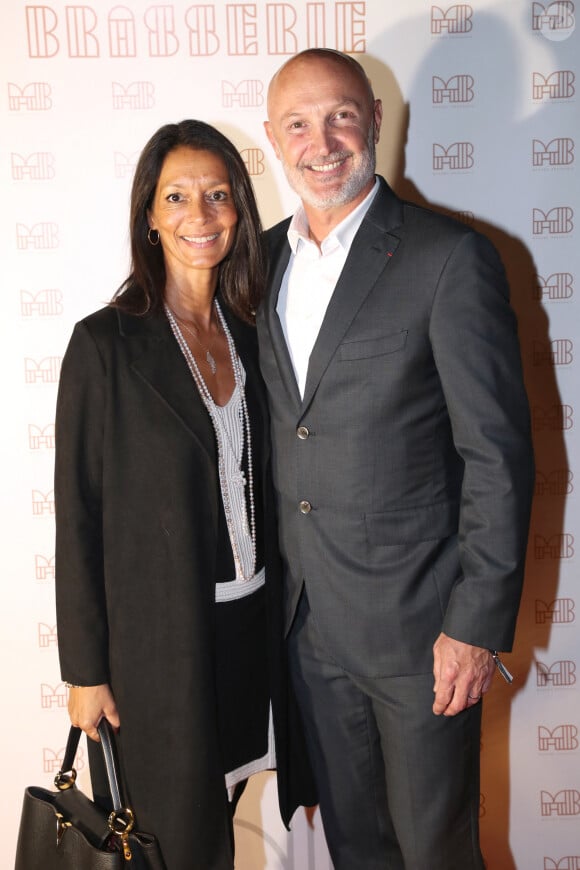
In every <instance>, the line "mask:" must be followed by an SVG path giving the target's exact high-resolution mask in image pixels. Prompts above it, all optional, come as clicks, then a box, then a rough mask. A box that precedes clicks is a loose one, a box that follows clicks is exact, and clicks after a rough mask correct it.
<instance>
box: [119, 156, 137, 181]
mask: <svg viewBox="0 0 580 870" xmlns="http://www.w3.org/2000/svg"><path fill="white" fill-rule="evenodd" d="M138 157H139V154H138V152H133V154H122V153H121V151H115V153H114V154H113V165H114V167H115V178H131V177H132V176H133V172H134V171H135V167H136V166H137V160H138Z"/></svg>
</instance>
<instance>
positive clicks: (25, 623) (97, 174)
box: [0, 0, 580, 870]
mask: <svg viewBox="0 0 580 870" xmlns="http://www.w3.org/2000/svg"><path fill="white" fill-rule="evenodd" d="M312 46H326V47H330V48H336V49H340V50H342V51H346V52H349V53H351V54H353V55H354V56H356V57H357V59H358V60H360V62H361V63H362V64H363V66H364V67H365V69H366V70H367V72H368V75H369V77H370V78H371V80H372V83H373V86H374V89H375V92H376V95H377V96H379V97H381V98H382V99H383V103H384V121H383V134H382V139H381V143H380V145H379V152H378V157H379V169H380V170H381V171H382V172H383V173H384V174H385V175H386V177H387V178H388V179H389V181H390V182H391V184H392V185H393V186H394V187H395V189H396V190H397V191H398V192H399V193H400V194H401V195H402V196H404V197H407V198H409V199H412V200H414V201H416V202H419V203H422V204H426V205H429V206H431V207H433V208H436V209H438V210H441V211H445V212H448V213H452V214H454V215H455V216H456V217H457V218H458V219H460V220H462V221H465V222H467V223H469V224H471V225H473V226H475V227H477V228H478V229H480V230H481V231H483V232H484V233H486V234H487V235H488V236H489V237H490V238H491V239H492V240H493V241H494V242H495V244H496V245H497V247H498V248H499V250H500V252H501V254H502V257H503V260H504V262H505V265H506V268H507V271H508V274H509V278H510V283H511V288H512V299H513V305H514V307H515V309H516V311H517V315H518V318H519V329H520V336H521V349H522V357H523V362H524V369H525V376H526V383H527V387H528V391H529V397H530V403H531V407H532V414H533V428H534V443H535V450H536V461H537V489H536V499H535V505H534V510H533V516H532V524H531V533H530V542H529V552H528V562H527V578H526V586H525V593H524V598H523V602H522V608H521V613H520V618H519V623H518V632H517V639H516V648H515V650H514V652H513V653H512V654H511V655H509V656H506V663H507V664H508V667H509V668H510V670H512V671H513V673H514V674H515V679H514V683H513V685H512V686H507V685H506V684H504V683H503V682H502V681H501V680H500V679H499V678H496V681H495V686H494V689H493V691H492V692H491V694H490V695H488V696H487V698H486V701H485V704H484V710H485V712H484V728H483V738H482V760H483V775H482V784H481V829H482V841H483V847H484V852H485V857H486V861H487V865H488V868H493V870H514V868H515V870H580V748H579V745H580V735H579V729H580V687H579V674H578V665H579V663H580V625H579V618H578V611H579V608H578V606H577V605H578V603H580V602H579V599H578V596H579V595H580V577H579V571H578V556H577V549H578V547H579V546H580V537H579V534H580V533H579V519H580V506H579V499H580V443H579V440H578V432H579V431H580V387H579V385H580V377H579V365H580V316H579V315H580V177H579V176H580V168H579V165H578V164H579V159H580V158H579V150H580V101H579V90H578V89H579V85H580V82H579V67H580V33H579V28H578V27H577V26H576V9H575V3H573V2H552V3H550V2H546V3H540V2H524V0H495V2H494V0H473V2H471V3H469V4H468V3H460V4H449V3H443V4H440V5H433V4H431V3H429V2H426V0H406V2H405V3H400V2H398V0H366V2H365V0H352V2H333V0H318V2H317V0H312V2H306V0H291V2H262V0H258V2H248V3H245V2H231V3H228V2H222V0H213V2H211V0H209V2H203V3H195V2H192V0H174V2H169V3H159V4H156V3H155V2H153V0H151V2H148V0H127V2H125V3H123V4H122V5H115V2H114V0H110V2H108V0H98V2H97V0H89V2H88V3H83V2H79V3H78V4H76V3H75V2H74V0H70V2H68V3H67V2H64V0H48V2H46V3H42V4H41V3H39V4H38V5H36V4H34V3H26V2H24V0H5V2H4V3H3V5H2V11H1V12H0V65H1V71H2V72H1V76H0V93H1V98H0V123H1V136H0V179H1V185H2V200H1V203H2V205H1V208H0V245H1V261H0V267H1V269H2V275H3V280H2V303H1V304H2V317H1V319H0V329H1V341H0V370H1V373H2V398H3V406H4V412H3V420H4V423H3V425H2V431H3V433H4V435H3V442H2V443H3V448H2V451H1V458H0V461H1V463H2V474H1V478H0V499H1V506H0V511H1V516H0V523H1V528H2V542H3V543H2V574H1V579H0V583H1V607H0V620H1V627H0V638H1V642H2V659H1V667H2V685H3V687H4V688H3V693H2V694H3V713H2V717H1V719H0V723H1V724H0V728H1V729H2V732H1V736H2V739H1V740H0V752H1V753H2V763H1V768H0V769H1V770H2V772H3V779H4V788H3V793H4V796H3V798H2V813H1V814H0V865H1V866H2V867H6V868H10V867H11V866H12V862H13V855H14V848H15V841H16V832H17V827H18V820H19V813H20V805H21V800H22V792H23V790H24V787H25V786H26V785H27V784H37V785H41V784H43V783H44V784H45V785H46V786H47V787H51V783H52V778H53V776H54V773H55V772H56V771H57V770H58V768H59V764H60V759H61V757H62V753H63V748H64V743H65V740H66V735H67V729H68V718H67V713H66V705H67V690H66V688H65V686H64V685H63V684H62V682H61V681H60V677H59V669H58V658H57V645H58V638H57V635H56V629H55V621H56V620H55V610H54V498H53V483H52V474H53V457H54V405H55V397H56V390H57V383H58V377H59V370H60V365H61V360H62V355H63V352H64V349H65V347H66V344H67V341H68V338H69V335H70V332H71V329H72V326H73V324H74V323H75V321H77V320H78V319H79V318H81V317H82V316H84V315H85V314H87V313H89V312H91V311H93V310H95V309H96V308H99V307H100V306H101V305H102V304H104V303H105V302H106V301H108V300H109V299H110V297H111V295H112V294H113V292H114V291H115V289H116V288H117V286H118V285H119V284H120V283H121V281H122V280H123V279H124V277H125V275H126V273H127V270H128V265H129V260H128V237H127V224H128V200H129V190H130V185H131V179H132V173H133V170H134V167H135V163H136V160H137V157H138V155H139V152H140V150H141V148H142V147H143V146H144V144H145V142H146V141H147V140H148V139H149V137H150V136H151V134H152V133H153V132H154V131H155V130H156V129H157V128H158V127H160V126H161V125H162V124H165V123H168V122H175V121H179V120H182V119H183V118H200V119H202V120H205V121H208V122H210V123H213V124H215V125H216V126H217V127H219V128H220V129H221V130H222V131H223V132H224V133H225V134H226V135H228V136H229V137H230V138H231V139H232V140H233V141H234V142H235V143H236V145H237V146H238V148H239V149H240V151H241V152H242V154H243V156H244V160H245V161H246V164H247V166H248V169H249V171H250V173H251V176H252V179H253V182H254V186H255V189H256V193H257V197H258V201H259V204H260V209H261V214H262V218H263V221H264V224H265V226H269V225H271V224H272V223H274V222H275V221H278V220H279V219H280V218H282V217H283V216H285V215H286V214H289V213H290V212H291V211H292V210H293V209H294V207H295V205H296V200H295V198H294V195H293V194H292V193H291V192H290V191H289V190H288V187H287V185H286V182H285V179H284V178H283V176H282V173H281V170H280V167H279V164H278V162H277V161H276V160H275V158H274V155H273V153H272V151H271V149H270V146H269V143H268V141H267V139H266V136H265V133H264V130H263V126H262V122H263V120H264V118H265V96H266V90H267V85H268V81H269V79H270V77H271V75H272V74H273V73H274V71H275V70H276V69H277V68H278V67H279V66H280V64H281V63H282V62H283V61H284V60H286V59H287V58H288V57H289V56H290V55H291V54H293V53H294V52H296V51H299V50H302V49H305V48H308V47H312ZM505 377H506V378H509V377H510V373H509V371H506V372H505ZM157 761H158V759H143V763H144V764H147V763H156V762H157ZM78 766H79V769H80V780H81V783H82V784H83V785H85V786H87V787H88V778H87V770H86V753H85V752H84V750H83V752H82V754H81V756H80V758H79V765H78ZM417 824H418V826H420V824H421V821H420V819H418V820H417ZM236 837H237V843H238V847H237V856H238V857H237V865H236V866H237V867H238V868H240V870H282V868H284V870H330V868H331V863H330V860H329V857H328V853H327V851H326V847H325V842H324V836H323V833H322V830H321V824H320V817H319V814H318V812H316V811H314V812H312V813H310V814H309V815H308V817H307V816H306V814H305V813H304V812H302V811H299V812H298V814H297V815H296V817H295V821H294V825H293V830H292V833H291V834H288V833H287V832H286V831H285V830H284V829H283V827H282V826H281V824H280V822H279V819H278V814H277V809H276V799H275V782H274V775H273V774H271V775H263V776H261V777H258V778H256V780H255V781H254V782H253V783H252V785H251V787H250V788H249V789H248V791H247V793H246V795H245V796H244V798H243V800H242V802H241V804H240V807H239V811H238V816H237V821H236ZM413 870H428V868H413Z"/></svg>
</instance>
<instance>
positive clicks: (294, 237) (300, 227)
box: [288, 178, 379, 254]
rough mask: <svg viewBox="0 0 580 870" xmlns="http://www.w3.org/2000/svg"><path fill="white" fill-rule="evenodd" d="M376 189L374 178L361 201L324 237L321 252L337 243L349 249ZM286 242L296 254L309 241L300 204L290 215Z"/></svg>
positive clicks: (376, 180)
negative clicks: (370, 187) (371, 185)
mask: <svg viewBox="0 0 580 870" xmlns="http://www.w3.org/2000/svg"><path fill="white" fill-rule="evenodd" d="M378 189H379V179H378V178H375V183H374V185H373V187H372V189H371V190H370V191H369V193H368V194H367V195H366V196H365V198H364V199H363V201H362V202H361V203H359V205H357V207H356V208H355V209H354V210H353V211H351V212H350V214H348V215H347V216H346V217H345V218H344V220H342V221H341V222H340V223H339V224H337V225H336V226H335V227H334V229H333V230H332V232H330V233H329V234H328V236H327V237H326V238H325V239H324V241H323V243H322V245H321V249H322V253H323V254H324V253H326V252H327V250H328V249H329V248H334V247H336V245H337V244H338V245H340V247H342V248H344V249H345V250H347V251H348V250H349V248H350V246H351V244H352V240H353V239H354V237H355V235H356V234H357V232H358V229H359V227H360V225H361V224H362V222H363V219H364V217H365V215H366V213H367V211H368V210H369V208H370V206H371V203H372V201H373V199H374V198H375V195H376V193H377V190H378ZM288 242H289V244H290V248H291V249H292V253H293V254H296V252H297V251H298V248H299V246H300V245H301V244H305V243H307V242H310V239H309V236H308V218H307V217H306V212H305V211H304V208H303V206H302V204H300V205H299V206H298V208H297V209H296V211H295V212H294V214H293V216H292V220H291V221H290V226H289V227H288Z"/></svg>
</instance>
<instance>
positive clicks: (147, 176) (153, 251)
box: [111, 120, 266, 323]
mask: <svg viewBox="0 0 580 870" xmlns="http://www.w3.org/2000/svg"><path fill="white" fill-rule="evenodd" d="M182 146H186V147H188V148H193V149H194V150H196V151H211V152H212V153H214V154H216V155H217V156H218V157H220V158H221V159H222V160H223V161H224V163H225V165H226V169H227V171H228V175H229V180H230V184H231V189H232V196H233V201H234V205H235V208H236V211H237V214H238V223H237V227H236V234H235V239H234V243H233V245H232V248H231V250H230V252H229V254H228V255H227V257H226V258H225V259H224V260H223V261H222V263H220V267H219V280H218V288H219V291H220V293H221V296H222V298H223V299H224V301H225V303H226V304H227V305H228V306H229V308H230V309H231V310H232V311H233V312H234V314H236V315H237V316H238V317H240V318H241V319H242V320H245V321H246V322H248V323H252V322H253V320H254V314H255V311H256V309H257V307H258V305H259V302H260V300H261V298H262V293H263V290H264V281H265V271H266V270H265V257H264V249H263V246H262V241H261V230H262V227H261V223H260V216H259V213H258V206H257V204H256V198H255V196H254V190H253V187H252V182H251V180H250V176H249V174H248V170H247V169H246V165H245V163H244V161H243V160H242V158H241V156H240V154H239V152H238V150H237V149H236V147H235V146H234V144H233V143H232V142H230V140H229V139H228V138H227V137H226V136H224V135H223V133H220V131H219V130H217V129H216V128H215V127H212V126H211V125H210V124H205V123H204V122H203V121H191V120H186V121H181V122H180V123H179V124H166V125H165V126H164V127H161V128H160V129H159V130H157V132H156V133H155V134H154V135H153V136H152V137H151V139H150V140H149V142H148V143H147V144H146V145H145V148H144V149H143V151H142V152H141V156H140V157H139V161H138V163H137V168H136V170H135V176H134V179H133V186H132V188H131V212H130V219H129V227H130V236H131V273H130V275H129V277H128V278H127V279H126V280H125V281H124V282H123V283H122V284H121V286H120V287H119V289H118V290H117V292H116V293H115V295H114V297H113V300H112V302H111V304H112V305H114V306H115V307H117V308H120V309H121V310H123V311H126V312H127V313H129V314H138V315H143V314H148V313H149V312H152V313H154V312H157V311H160V310H161V309H162V307H163V301H164V295H165V281H166V275H165V263H164V260H163V251H162V248H161V245H151V244H150V242H149V241H148V239H147V233H148V231H149V224H148V221H147V212H148V210H149V209H150V208H151V206H152V204H153V197H154V195H155V189H156V187H157V182H158V181H159V176H160V175H161V168H162V166H163V161H164V160H165V158H166V157H167V155H168V154H169V153H170V152H171V151H174V150H175V149H176V148H179V147H182Z"/></svg>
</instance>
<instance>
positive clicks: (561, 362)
mask: <svg viewBox="0 0 580 870" xmlns="http://www.w3.org/2000/svg"><path fill="white" fill-rule="evenodd" d="M532 362H533V364H534V365H535V366H542V365H550V366H569V365H571V364H572V363H573V362H574V342H573V341H571V340H570V339H569V338H556V339H554V341H547V342H544V341H534V342H533V344H532Z"/></svg>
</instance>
